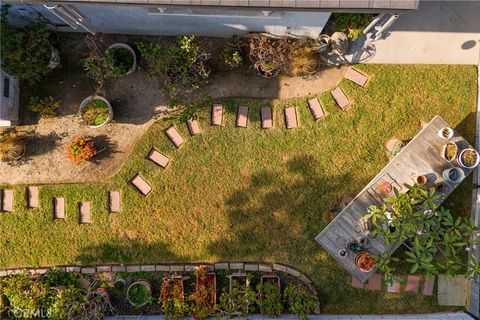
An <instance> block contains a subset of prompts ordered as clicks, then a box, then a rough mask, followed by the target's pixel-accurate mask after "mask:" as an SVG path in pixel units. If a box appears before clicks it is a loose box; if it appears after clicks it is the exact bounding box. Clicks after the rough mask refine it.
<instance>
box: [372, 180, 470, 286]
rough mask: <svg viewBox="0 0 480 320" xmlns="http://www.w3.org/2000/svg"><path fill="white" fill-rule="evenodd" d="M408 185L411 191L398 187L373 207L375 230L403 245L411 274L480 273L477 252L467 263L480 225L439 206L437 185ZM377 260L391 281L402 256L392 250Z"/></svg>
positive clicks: (390, 244) (387, 278)
mask: <svg viewBox="0 0 480 320" xmlns="http://www.w3.org/2000/svg"><path fill="white" fill-rule="evenodd" d="M405 186H406V187H407V189H408V191H407V192H405V193H399V192H398V190H396V189H395V190H394V191H395V195H394V196H393V197H391V198H386V199H384V202H385V203H384V204H383V205H382V206H381V207H377V206H371V207H370V208H369V213H368V214H367V215H366V216H365V218H367V219H368V218H370V219H371V221H372V224H373V231H372V233H373V234H374V235H377V236H381V237H382V238H383V239H384V241H385V243H386V244H387V245H388V246H390V247H394V246H396V245H403V247H404V249H405V250H404V254H405V257H404V259H402V260H405V261H407V262H408V263H409V265H410V273H417V272H419V273H425V274H426V275H427V276H435V275H438V274H439V273H446V274H457V273H460V272H464V273H465V274H466V275H467V276H469V277H476V276H478V275H480V265H479V263H478V261H476V259H475V257H474V255H471V259H470V260H469V262H465V261H466V259H467V256H468V254H469V253H470V252H471V251H472V250H473V249H474V248H476V245H477V244H478V243H479V241H480V237H479V236H480V227H478V226H475V224H474V222H473V220H472V219H465V218H462V217H457V218H454V217H453V216H452V214H451V213H450V211H449V210H447V209H444V208H443V207H439V206H438V205H437V204H436V203H435V201H436V200H438V196H437V195H436V194H435V188H431V189H426V188H425V187H424V186H422V185H418V184H415V185H413V186H410V185H407V184H406V185H405ZM392 226H393V227H394V228H391V227H392ZM376 259H377V260H378V263H377V267H378V268H379V270H380V271H381V272H382V273H384V275H385V277H386V280H387V281H390V280H391V278H392V274H393V273H394V272H395V266H394V265H395V263H396V262H398V261H399V259H398V258H394V257H392V253H391V252H388V250H387V252H385V253H384V254H383V255H381V256H378V257H376Z"/></svg>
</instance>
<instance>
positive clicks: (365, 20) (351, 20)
mask: <svg viewBox="0 0 480 320" xmlns="http://www.w3.org/2000/svg"><path fill="white" fill-rule="evenodd" d="M372 18H373V14H371V13H339V12H334V13H332V16H331V19H332V20H333V22H334V23H335V26H336V27H337V30H338V31H342V32H345V33H346V34H347V36H348V38H350V39H351V40H353V41H355V40H357V39H358V38H359V37H360V36H361V35H362V32H363V29H365V28H366V27H367V26H368V25H369V24H370V22H371V21H372Z"/></svg>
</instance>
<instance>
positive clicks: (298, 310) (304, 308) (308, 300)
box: [283, 284, 318, 320]
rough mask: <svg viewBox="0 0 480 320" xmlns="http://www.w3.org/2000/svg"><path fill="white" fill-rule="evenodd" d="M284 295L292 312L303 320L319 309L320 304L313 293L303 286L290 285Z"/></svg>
mask: <svg viewBox="0 0 480 320" xmlns="http://www.w3.org/2000/svg"><path fill="white" fill-rule="evenodd" d="M283 295H284V299H285V302H286V304H287V305H288V309H289V310H290V312H292V313H294V314H295V315H296V316H297V317H298V318H299V319H301V320H305V319H307V315H308V314H311V313H313V312H314V311H315V308H316V307H317V303H318V302H317V301H316V299H315V298H314V297H313V295H312V293H311V292H310V291H308V290H307V289H306V288H304V287H302V286H299V285H295V284H288V285H287V286H286V287H285V291H284V293H283Z"/></svg>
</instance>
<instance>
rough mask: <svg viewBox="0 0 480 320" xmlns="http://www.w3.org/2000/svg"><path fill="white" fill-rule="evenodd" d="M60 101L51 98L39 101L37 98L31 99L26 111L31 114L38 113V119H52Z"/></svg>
mask: <svg viewBox="0 0 480 320" xmlns="http://www.w3.org/2000/svg"><path fill="white" fill-rule="evenodd" d="M60 103H62V101H60V100H56V99H54V98H53V97H52V96H49V97H46V98H43V99H40V98H39V97H31V98H30V104H29V105H28V109H29V110H30V111H33V112H38V113H40V118H42V119H48V118H54V117H55V116H56V115H57V109H58V108H59V107H60Z"/></svg>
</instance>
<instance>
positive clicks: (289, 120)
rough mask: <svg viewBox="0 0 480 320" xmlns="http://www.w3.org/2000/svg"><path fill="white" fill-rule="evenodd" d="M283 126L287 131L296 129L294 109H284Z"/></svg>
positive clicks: (295, 112) (296, 120) (295, 111)
mask: <svg viewBox="0 0 480 320" xmlns="http://www.w3.org/2000/svg"><path fill="white" fill-rule="evenodd" d="M285 125H286V127H287V129H295V128H298V118H297V109H295V107H289V108H285Z"/></svg>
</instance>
